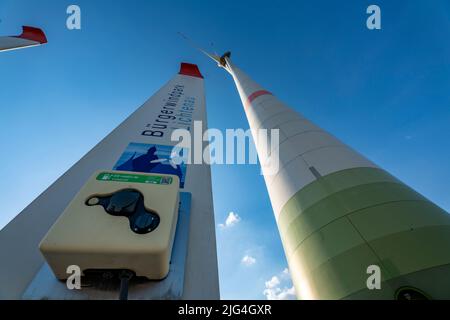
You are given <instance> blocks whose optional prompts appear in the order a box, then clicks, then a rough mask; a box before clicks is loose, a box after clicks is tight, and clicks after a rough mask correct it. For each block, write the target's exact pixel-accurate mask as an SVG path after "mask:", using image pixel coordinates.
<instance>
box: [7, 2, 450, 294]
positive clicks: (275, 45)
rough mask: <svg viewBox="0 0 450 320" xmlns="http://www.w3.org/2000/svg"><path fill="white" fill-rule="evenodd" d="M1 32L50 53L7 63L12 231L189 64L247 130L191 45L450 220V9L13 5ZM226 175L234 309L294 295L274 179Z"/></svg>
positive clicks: (12, 56)
mask: <svg viewBox="0 0 450 320" xmlns="http://www.w3.org/2000/svg"><path fill="white" fill-rule="evenodd" d="M70 4H77V5H79V6H80V7H81V10H82V30H80V31H69V30H67V29H66V27H65V21H66V17H67V15H66V13H65V12H66V8H67V6H68V5H70ZM370 4H377V5H379V6H380V7H381V11H382V30H379V31H369V30H368V29H367V28H366V27H365V23H366V19H367V14H366V13H365V11H366V8H367V6H368V5H370ZM0 20H1V21H0V34H1V35H10V34H18V33H20V26H21V25H24V24H25V25H36V26H40V27H42V28H43V29H44V30H45V31H46V33H47V36H48V38H49V43H48V44H47V45H46V46H45V47H41V48H31V49H27V50H19V51H15V52H14V51H13V52H5V53H2V54H1V55H0V111H1V113H0V115H1V116H0V147H1V150H2V152H1V154H2V157H1V160H0V177H1V179H2V182H1V183H0V201H1V203H2V211H1V212H0V227H2V226H3V225H5V224H6V223H7V222H8V221H9V220H10V219H12V218H13V217H14V216H15V215H16V214H17V213H18V212H20V210H21V209H23V208H24V207H25V206H26V205H28V204H29V203H30V202H31V201H32V200H33V199H34V198H35V197H36V196H38V195H39V194H40V193H41V192H42V191H44V190H45V188H46V187H48V186H49V185H50V184H51V183H52V182H53V181H54V180H55V179H56V178H58V177H59V176H60V175H61V174H62V173H64V172H65V171H66V170H67V169H68V168H69V167H70V166H71V165H73V164H74V163H75V162H76V161H77V160H78V159H79V158H80V157H82V156H83V155H84V154H85V153H86V152H87V151H88V150H90V149H91V148H92V147H93V146H94V145H95V144H96V143H98V142H99V141H100V140H101V139H102V138H103V137H104V136H105V135H106V134H108V133H109V132H110V131H111V130H112V129H114V128H115V127H116V126H117V125H118V124H119V123H120V122H121V121H123V120H124V119H125V117H126V116H128V115H129V114H130V113H132V112H133V111H134V110H135V109H136V108H137V107H138V106H140V105H141V104H142V103H143V102H144V101H145V100H146V99H147V98H148V97H149V96H151V95H152V94H153V93H154V92H155V91H156V90H157V89H159V88H160V87H161V86H162V85H163V84H164V83H165V82H166V81H167V80H169V79H170V78H171V77H172V76H173V75H174V74H175V73H176V72H177V71H178V67H179V62H181V61H188V62H192V63H196V64H198V65H199V67H200V69H201V71H202V73H203V74H204V76H205V86H206V99H207V107H208V121H209V126H210V127H212V128H219V129H226V128H247V127H248V125H247V123H246V119H245V117H244V113H243V110H242V107H241V103H240V100H239V97H238V94H237V92H236V89H235V87H234V84H233V82H232V80H231V77H230V76H229V75H227V74H226V73H225V72H224V71H223V70H219V69H218V68H217V67H216V66H215V65H214V64H212V63H210V62H209V61H208V60H206V59H205V58H204V57H203V56H201V55H200V54H198V53H197V52H195V51H194V50H192V49H191V48H190V47H188V46H187V45H186V43H185V42H183V41H182V40H181V39H180V37H179V36H177V32H178V31H182V32H184V33H185V34H188V35H189V36H190V37H191V38H194V39H195V40H196V41H197V42H199V43H201V44H202V45H203V46H204V47H205V48H207V49H209V50H211V51H218V52H223V51H225V50H231V51H232V52H233V58H234V62H235V63H236V64H237V65H239V66H240V67H241V68H242V69H243V70H245V71H246V72H247V73H248V74H250V75H251V76H252V77H253V78H254V79H255V80H256V81H257V82H259V83H260V84H261V85H263V86H264V87H266V88H267V89H268V90H270V91H271V92H273V93H275V94H276V95H277V96H278V97H279V98H280V99H281V100H283V101H284V102H286V103H287V104H288V105H290V106H292V107H293V108H295V109H296V110H298V111H300V112H302V113H303V114H304V115H306V116H307V117H308V118H310V119H311V120H312V121H314V122H316V123H317V124H319V125H320V126H322V127H323V128H325V129H327V130H329V131H330V132H332V133H333V134H334V135H336V136H337V137H339V138H340V139H342V140H343V141H345V142H346V143H348V144H349V145H351V146H353V147H354V148H355V149H357V150H358V151H360V152H361V153H363V154H364V155H366V156H367V157H368V158H370V159H371V160H373V161H374V162H376V163H377V164H378V165H380V166H382V167H384V168H385V169H387V170H388V171H390V172H391V173H393V174H394V175H395V176H397V177H398V178H400V179H401V180H403V181H404V182H406V183H407V184H409V185H410V186H412V187H413V188H415V189H416V190H417V191H419V192H421V193H422V194H424V195H425V196H427V197H428V198H430V199H431V200H432V201H434V202H435V203H437V204H438V205H440V206H441V207H443V208H444V209H446V210H447V211H448V210H449V209H450V197H449V196H448V190H449V187H448V181H449V180H450V170H449V166H448V162H449V161H450V148H449V147H450V142H449V140H450V129H449V124H450V108H449V106H450V94H449V92H450V90H449V88H450V42H449V41H448V39H450V2H448V1H445V0H442V1H440V0H433V1H425V0H422V1H412V0H410V1H406V0H405V1H400V0H397V1H376V2H372V1H363V0H351V1H349V0H346V1H297V2H294V1H261V0H258V1H239V2H238V1H230V2H229V3H227V2H216V1H170V2H168V1H100V0H97V1H74V2H68V1H61V0H60V1H51V0H47V1H22V0H2V1H1V2H0ZM99 119H101V120H100V121H99ZM212 173H213V191H214V206H215V215H216V222H217V224H220V223H222V224H224V223H225V219H226V218H227V216H228V215H229V213H230V212H234V213H235V214H237V215H238V216H239V217H240V220H239V222H237V223H235V224H234V225H233V226H231V227H219V226H218V227H217V243H218V244H217V246H218V259H219V272H220V285H221V295H222V297H223V298H235V299H240V298H256V299H259V298H264V297H265V295H264V294H263V291H264V289H265V287H266V285H268V286H272V287H273V288H280V290H281V291H283V289H284V288H289V287H290V283H289V280H288V279H287V278H286V277H285V274H284V273H283V270H284V269H285V267H286V261H285V258H284V254H283V251H282V247H281V243H280V239H279V236H278V232H277V230H276V225H275V221H274V218H273V214H272V210H271V206H270V203H269V199H268V196H267V194H266V190H265V186H264V181H263V178H262V176H260V175H259V168H258V167H257V166H239V165H235V166H213V168H212ZM12 199H14V201H12ZM245 256H248V258H247V259H246V260H245V261H247V262H249V263H248V264H250V265H246V264H245V263H242V259H243V258H244V257H245ZM250 257H251V258H253V259H254V260H252V259H250ZM250 262H254V263H253V264H251V263H250ZM273 276H277V279H278V280H280V282H281V283H280V284H276V282H277V281H276V280H273ZM269 280H272V281H271V282H269V283H267V284H266V282H267V281H269ZM273 288H272V289H273ZM271 292H273V291H271ZM266 293H267V291H266Z"/></svg>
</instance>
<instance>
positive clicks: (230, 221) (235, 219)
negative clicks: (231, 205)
mask: <svg viewBox="0 0 450 320" xmlns="http://www.w3.org/2000/svg"><path fill="white" fill-rule="evenodd" d="M240 221H241V217H239V215H238V214H237V213H234V212H233V211H231V212H230V213H229V214H228V216H227V218H226V220H225V224H223V223H220V224H219V227H220V228H230V227H232V226H234V225H236V224H238V223H239V222H240Z"/></svg>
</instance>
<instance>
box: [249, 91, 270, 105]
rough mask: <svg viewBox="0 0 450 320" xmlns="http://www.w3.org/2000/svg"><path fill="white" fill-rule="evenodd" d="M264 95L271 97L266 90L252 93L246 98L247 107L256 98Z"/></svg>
mask: <svg viewBox="0 0 450 320" xmlns="http://www.w3.org/2000/svg"><path fill="white" fill-rule="evenodd" d="M266 94H270V95H272V93H270V92H269V91H267V90H258V91H255V92H253V93H252V94H251V95H249V96H248V98H247V105H249V104H250V103H251V102H252V101H253V100H255V99H256V98H258V97H260V96H263V95H266Z"/></svg>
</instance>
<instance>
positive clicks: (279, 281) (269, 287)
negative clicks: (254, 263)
mask: <svg viewBox="0 0 450 320" xmlns="http://www.w3.org/2000/svg"><path fill="white" fill-rule="evenodd" d="M263 294H264V295H265V296H266V299H267V300H294V299H295V298H296V296H295V288H294V286H293V285H292V280H291V277H290V274H289V269H288V268H285V269H284V270H283V271H282V272H281V273H280V274H279V275H275V276H273V277H272V278H271V279H270V280H269V281H266V282H265V289H264V291H263Z"/></svg>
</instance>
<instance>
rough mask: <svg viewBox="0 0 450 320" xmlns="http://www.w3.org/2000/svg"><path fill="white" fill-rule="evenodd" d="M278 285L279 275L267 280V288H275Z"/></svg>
mask: <svg viewBox="0 0 450 320" xmlns="http://www.w3.org/2000/svg"><path fill="white" fill-rule="evenodd" d="M278 285H280V280H279V279H278V277H277V276H273V277H272V279H270V280H269V281H266V288H268V289H273V288H275V287H276V286H278Z"/></svg>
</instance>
